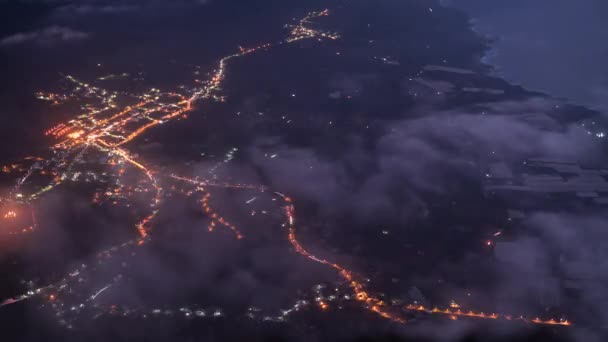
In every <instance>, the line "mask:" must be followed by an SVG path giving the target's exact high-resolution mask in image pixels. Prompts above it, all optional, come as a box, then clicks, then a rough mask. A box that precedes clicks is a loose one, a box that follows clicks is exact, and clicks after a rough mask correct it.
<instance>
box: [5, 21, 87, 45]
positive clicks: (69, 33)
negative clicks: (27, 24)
mask: <svg viewBox="0 0 608 342" xmlns="http://www.w3.org/2000/svg"><path fill="white" fill-rule="evenodd" d="M88 37H89V34H88V33H86V32H82V31H78V30H74V29H72V28H69V27H64V26H49V27H47V28H44V29H40V30H35V31H28V32H19V33H15V34H12V35H10V36H6V37H4V38H2V39H1V40H0V46H3V47H7V46H13V45H20V44H25V43H35V44H39V45H54V44H57V43H64V42H70V41H79V40H83V39H86V38H88Z"/></svg>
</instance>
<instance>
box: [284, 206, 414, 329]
mask: <svg viewBox="0 0 608 342" xmlns="http://www.w3.org/2000/svg"><path fill="white" fill-rule="evenodd" d="M279 195H280V194H279ZM280 196H281V197H282V198H283V201H284V202H285V214H286V216H287V219H288V223H289V235H288V239H289V242H290V243H291V245H292V246H293V248H294V249H295V251H296V252H297V253H298V254H300V255H302V256H304V257H307V258H308V259H310V260H313V261H315V262H318V263H320V264H323V265H326V266H330V267H332V268H333V269H335V270H337V271H338V273H339V274H340V276H342V278H344V280H346V281H347V282H348V284H349V285H350V287H351V289H352V290H353V293H354V295H355V298H356V299H357V300H358V301H360V302H363V303H365V307H366V308H367V309H369V310H370V311H372V312H374V313H376V314H378V315H380V316H381V317H384V318H386V319H389V320H391V321H394V322H398V323H405V322H406V320H405V319H404V318H402V317H399V316H397V315H396V314H394V313H392V312H390V311H389V310H388V309H387V308H386V305H385V303H384V301H382V300H381V299H379V298H377V297H375V296H373V295H370V294H368V292H367V291H366V290H365V286H364V285H363V283H361V282H359V281H357V280H356V279H355V277H354V275H353V272H352V271H349V270H348V269H346V268H344V267H343V266H340V265H338V264H337V263H332V262H330V261H327V260H325V259H320V258H318V257H317V256H315V255H313V254H311V253H310V252H308V251H307V250H306V249H305V248H304V247H303V246H302V245H301V244H300V242H299V241H298V240H297V239H296V229H295V209H294V206H293V203H292V200H291V198H290V197H287V196H284V195H280Z"/></svg>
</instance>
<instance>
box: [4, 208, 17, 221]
mask: <svg viewBox="0 0 608 342" xmlns="http://www.w3.org/2000/svg"><path fill="white" fill-rule="evenodd" d="M4 218H5V219H14V218H17V212H16V211H14V210H9V211H7V212H6V213H5V214H4Z"/></svg>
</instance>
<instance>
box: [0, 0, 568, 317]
mask: <svg viewBox="0 0 608 342" xmlns="http://www.w3.org/2000/svg"><path fill="white" fill-rule="evenodd" d="M327 15H329V11H328V10H323V11H320V12H311V13H309V14H308V15H307V16H305V17H304V18H303V19H301V20H299V21H296V24H295V25H291V26H288V28H289V29H290V35H289V36H288V37H287V38H286V39H284V40H282V41H279V42H277V43H275V44H262V45H258V46H256V47H253V48H240V49H239V51H238V52H237V53H234V54H230V55H228V56H225V57H223V58H221V59H219V62H218V63H217V66H216V68H215V70H213V71H212V72H211V73H210V75H209V79H208V80H207V81H203V82H201V83H200V84H198V85H197V86H195V87H193V88H189V89H187V90H185V91H183V93H177V92H163V91H161V90H159V89H151V90H149V91H147V92H145V93H143V94H140V95H132V96H131V97H130V101H131V103H130V104H127V105H121V104H120V101H119V100H118V96H119V93H118V92H114V91H108V90H105V89H101V88H99V87H96V86H93V85H90V84H88V83H85V82H82V81H79V80H77V79H76V78H74V77H72V76H66V79H67V80H68V81H69V82H70V83H71V84H73V85H74V86H75V88H74V90H73V92H71V93H69V94H51V93H43V92H40V93H38V94H37V97H38V98H40V99H42V100H46V101H50V102H51V103H52V104H53V105H60V104H61V103H64V102H66V101H69V100H70V99H74V98H82V97H86V98H87V99H94V100H95V101H96V102H98V104H97V105H95V106H82V110H83V111H85V112H84V113H82V114H79V115H78V116H77V117H76V118H74V119H72V120H70V121H68V122H66V123H59V124H57V125H55V126H54V127H52V128H50V129H48V130H47V131H46V132H45V133H44V134H45V136H46V137H47V138H49V139H51V140H52V143H51V144H50V151H51V153H50V157H48V158H42V157H28V158H26V159H25V160H24V162H23V163H17V164H12V165H6V166H4V167H3V168H2V171H3V172H4V173H7V174H13V173H15V174H19V177H18V179H17V182H16V185H15V186H14V187H13V188H12V189H11V191H10V193H9V194H8V196H7V197H6V198H1V199H0V210H1V211H0V213H1V215H2V216H0V219H1V220H0V228H2V229H0V234H3V233H4V231H3V229H4V227H5V225H7V222H12V221H18V220H19V219H20V217H21V216H22V215H23V213H22V212H21V210H20V208H21V209H23V208H30V210H31V224H30V225H29V226H28V227H32V228H31V229H27V228H23V230H22V231H20V230H14V229H13V230H11V233H20V232H22V233H25V232H28V231H31V230H32V229H33V228H35V227H37V226H38V225H43V224H44V223H43V222H42V223H39V222H36V215H35V213H34V209H33V208H34V207H33V203H34V202H35V201H36V200H39V199H40V197H41V196H43V195H44V194H46V193H48V192H50V191H52V190H54V189H55V188H57V187H58V186H60V185H62V184H65V183H68V182H80V181H81V180H84V181H85V182H90V183H94V184H97V183H101V182H100V179H101V178H102V177H107V178H108V179H111V180H112V181H113V182H114V183H113V185H114V186H113V187H112V188H111V189H109V190H107V191H99V192H96V194H95V196H94V197H93V203H96V204H99V203H105V202H110V203H113V204H116V203H118V202H119V200H122V199H124V200H125V201H128V199H129V198H130V197H129V196H133V194H134V193H141V194H145V195H147V196H146V201H147V206H146V207H145V212H143V213H140V214H139V215H138V217H137V219H136V220H135V221H137V223H136V224H135V230H136V234H137V235H136V237H135V238H133V239H131V240H128V241H126V242H124V243H122V244H120V245H117V246H112V247H110V248H108V249H107V250H104V251H101V252H99V253H97V255H96V259H95V267H101V266H100V265H104V264H106V263H109V262H111V261H112V259H114V258H116V259H118V258H120V257H121V256H123V257H124V256H126V255H128V254H129V253H130V252H131V251H132V250H133V249H134V248H138V246H139V248H144V247H142V245H145V244H146V242H147V241H151V239H153V238H154V231H153V230H152V227H153V225H154V221H155V219H157V217H158V216H159V213H160V210H161V206H162V204H163V203H162V202H163V198H165V197H164V196H165V195H166V194H168V193H174V192H176V191H175V190H174V189H173V188H172V187H171V188H170V187H168V186H167V184H169V183H175V182H181V183H185V184H186V185H188V186H189V187H188V188H187V190H186V193H187V194H190V195H192V196H196V197H197V201H198V203H199V204H200V205H199V209H200V210H201V212H202V213H204V214H205V215H206V217H207V218H208V219H209V223H208V225H207V229H206V230H208V231H209V232H213V231H215V230H216V228H217V227H218V226H222V227H224V228H225V229H227V230H228V231H229V232H230V233H231V234H233V235H234V237H235V238H236V239H237V240H241V239H245V238H246V237H247V235H249V234H254V232H250V231H249V230H247V234H245V233H244V232H243V231H242V230H241V228H240V227H237V225H235V224H233V223H232V222H231V221H230V220H228V219H227V218H225V217H224V216H222V215H221V214H220V210H218V209H215V208H214V207H213V206H212V198H213V197H212V193H213V191H212V190H215V189H218V188H219V189H226V190H237V191H238V190H246V191H256V192H257V193H256V196H254V197H252V198H251V199H250V200H248V201H247V202H246V204H247V205H249V204H251V203H253V202H254V201H259V200H258V197H259V198H261V197H263V196H264V195H266V196H269V195H270V196H272V195H274V196H277V198H278V199H279V200H278V201H275V202H276V203H280V205H279V206H278V207H277V208H275V209H276V210H277V213H280V215H282V217H284V218H285V220H286V222H285V223H284V224H283V227H285V228H286V230H285V240H286V243H288V244H289V245H290V246H291V248H293V250H294V251H295V252H296V253H298V254H299V255H300V256H301V257H304V258H306V259H308V260H311V261H313V262H315V263H318V264H320V265H323V266H326V267H329V268H331V269H333V270H334V271H335V272H336V273H337V275H338V276H339V277H340V278H341V279H342V281H343V282H344V283H345V284H346V286H347V288H348V289H349V291H350V293H349V294H348V295H343V296H341V297H338V296H337V295H336V294H331V295H327V296H325V295H322V294H321V289H317V290H316V291H317V292H316V293H315V298H314V299H313V300H312V301H313V302H315V303H316V306H317V307H318V308H319V309H321V310H322V311H328V310H331V308H332V305H333V304H332V303H334V302H335V301H337V300H338V299H337V298H342V300H353V301H355V302H356V303H358V304H360V305H361V306H362V307H363V308H365V309H366V310H368V311H370V312H372V313H374V314H376V315H378V316H380V317H382V318H385V319H387V320H390V321H392V322H395V323H399V324H403V323H406V322H407V319H406V313H408V314H412V313H416V312H423V313H427V314H436V315H445V316H448V317H467V318H477V319H499V318H502V319H505V320H511V318H508V317H512V316H509V315H499V314H491V315H486V314H482V313H474V312H466V313H465V312H461V311H459V310H451V309H446V310H440V309H436V308H434V309H430V310H429V309H427V308H425V307H421V306H415V305H407V306H405V307H403V306H395V305H390V304H387V303H385V301H384V300H382V299H381V296H380V295H378V294H377V293H375V292H374V291H372V290H371V289H370V285H369V284H367V283H366V281H364V280H361V279H362V278H363V277H361V276H359V275H358V274H357V273H356V272H354V271H353V270H351V269H349V268H348V267H347V266H346V265H342V264H338V263H336V262H333V261H329V260H326V259H324V258H320V257H318V256H316V255H314V254H312V253H311V252H310V251H309V250H308V249H306V248H305V247H304V246H303V245H302V243H301V242H300V241H299V240H298V236H297V234H296V233H297V230H296V223H297V222H298V220H297V219H296V208H295V205H294V201H293V200H292V199H291V198H290V197H289V196H287V195H286V194H283V193H280V192H272V191H270V190H269V188H268V187H266V186H263V185H251V184H239V183H231V182H223V181H221V180H217V179H201V180H199V179H198V178H187V177H182V176H178V175H176V174H174V173H171V172H164V171H162V169H160V168H157V167H155V166H154V165H153V164H152V163H148V162H146V161H144V160H142V158H140V157H139V156H138V155H137V154H135V153H133V152H131V151H130V150H129V148H128V146H129V145H130V144H133V143H136V142H137V141H138V138H140V137H142V136H143V135H144V133H146V132H147V131H149V130H151V129H153V128H157V127H159V126H161V125H163V124H165V123H167V122H170V121H174V120H178V119H183V118H185V115H186V114H187V113H189V112H191V111H193V110H194V109H195V108H196V104H197V103H198V102H200V101H203V100H213V101H219V102H223V101H224V99H225V97H224V96H223V95H222V94H221V89H222V86H223V84H224V81H225V79H226V76H227V72H228V69H229V65H230V61H231V60H233V59H235V58H241V57H245V56H247V55H250V54H254V53H256V52H260V51H264V50H268V49H271V48H273V47H277V46H279V45H283V44H290V43H294V42H298V41H301V40H304V39H318V40H324V39H327V40H335V39H338V38H339V36H338V35H337V34H335V33H332V32H328V31H325V30H320V29H315V28H314V26H315V25H316V23H315V20H316V19H318V18H321V17H325V16H327ZM234 151H236V149H234V150H232V152H231V153H233V152H234ZM93 153H97V154H95V156H96V157H97V158H96V159H98V160H99V159H103V160H104V165H103V166H104V168H105V169H106V170H109V171H108V172H105V171H104V172H87V171H84V170H81V168H82V167H81V165H86V164H87V157H88V156H90V155H93ZM99 156H102V157H103V158H99ZM129 170H135V171H137V173H138V175H139V178H138V180H139V182H135V183H133V184H125V183H124V182H123V181H122V178H121V176H122V175H123V174H124V173H125V172H128V171H129ZM33 177H38V178H41V179H43V180H44V181H45V183H44V185H43V186H42V185H41V186H38V187H36V186H31V184H30V183H32V182H31V179H32V178H33ZM198 196H200V198H199V197H198ZM277 198H274V199H277ZM106 199H107V201H106ZM129 205H130V203H129ZM13 207H14V208H13ZM5 208H8V209H6V210H5ZM253 214H255V212H252V215H253ZM92 268H93V265H85V264H83V265H81V266H80V267H79V268H77V269H75V270H74V271H72V272H70V273H69V274H68V275H66V276H65V277H63V278H62V279H60V280H59V281H57V282H54V283H52V284H50V285H45V286H41V287H38V288H35V289H31V290H29V291H28V292H27V293H25V294H22V295H20V296H16V297H14V298H9V299H6V300H4V301H3V302H1V303H0V307H2V306H5V305H10V304H13V303H16V302H19V301H22V300H25V299H29V298H33V297H38V298H44V299H45V302H46V304H47V305H48V306H50V307H51V308H52V309H53V310H54V311H55V312H56V313H57V316H61V317H63V316H64V315H67V314H68V312H74V313H79V312H82V311H84V310H86V309H87V308H93V309H95V312H96V315H102V314H107V313H110V314H115V313H117V312H120V311H121V310H122V311H123V312H131V313H133V312H136V311H135V310H132V309H127V308H124V307H123V308H121V307H120V306H109V307H105V306H102V305H98V304H96V301H97V300H98V297H99V296H101V295H102V294H103V293H104V292H111V291H112V289H113V288H114V287H117V286H118V284H119V283H120V282H121V278H120V277H118V276H117V277H116V278H114V279H113V280H112V282H111V283H110V284H108V285H106V286H104V287H102V288H101V289H99V288H98V287H97V288H96V289H95V290H93V289H88V291H93V292H88V293H90V295H87V296H81V297H82V298H81V299H71V298H72V297H70V296H74V295H73V292H75V291H72V287H78V286H81V285H79V284H81V283H82V282H83V281H82V279H84V277H85V274H87V273H90V272H93V271H91V269H92ZM78 300H80V302H78ZM67 302H72V303H71V305H70V307H69V308H67V304H66V303H67ZM310 302H311V301H308V300H298V301H296V303H295V304H294V305H293V306H292V307H291V308H289V309H287V310H284V311H283V312H282V313H281V314H280V315H278V316H271V315H266V316H263V315H262V316H263V317H262V320H271V321H284V320H285V319H286V317H287V316H288V315H289V314H291V313H292V312H295V311H298V310H300V309H301V308H303V307H306V306H308V305H309V303H310ZM157 310H159V309H153V310H152V311H151V312H150V314H152V315H157V314H160V313H161V311H160V310H159V311H158V312H157ZM178 311H179V312H182V313H183V314H184V316H185V317H190V316H193V317H219V316H222V315H223V311H222V310H221V309H217V308H216V309H213V310H209V309H202V308H180V309H179V310H178ZM172 312H173V311H172ZM257 313H258V311H257V310H255V309H251V310H249V312H248V313H247V315H248V316H251V317H258V314H257ZM95 317H98V316H95ZM266 318H267V319H266ZM512 320H521V321H524V322H529V323H535V324H544V325H561V326H567V325H570V324H571V323H570V322H568V321H566V320H557V321H556V320H553V319H547V320H542V319H537V318H534V319H529V318H524V317H519V316H518V318H512ZM62 322H64V324H65V325H70V323H69V322H68V321H66V320H65V319H62Z"/></svg>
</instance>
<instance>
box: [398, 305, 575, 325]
mask: <svg viewBox="0 0 608 342" xmlns="http://www.w3.org/2000/svg"><path fill="white" fill-rule="evenodd" d="M404 308H405V309H407V310H410V311H420V312H426V313H430V314H440V315H448V316H450V317H452V316H453V317H471V318H481V319H504V320H507V321H511V320H521V321H524V322H531V323H535V324H546V325H562V326H570V325H572V323H571V322H570V321H568V320H563V319H562V320H559V321H557V320H555V319H552V318H551V319H548V320H541V319H540V318H538V317H537V318H534V319H529V318H526V317H523V316H512V315H501V314H496V313H492V314H485V313H483V312H474V311H462V310H460V309H454V308H451V309H447V308H446V309H443V310H442V309H439V308H437V307H435V308H432V309H430V308H427V307H424V306H422V305H413V304H409V305H407V306H405V307H404Z"/></svg>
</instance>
